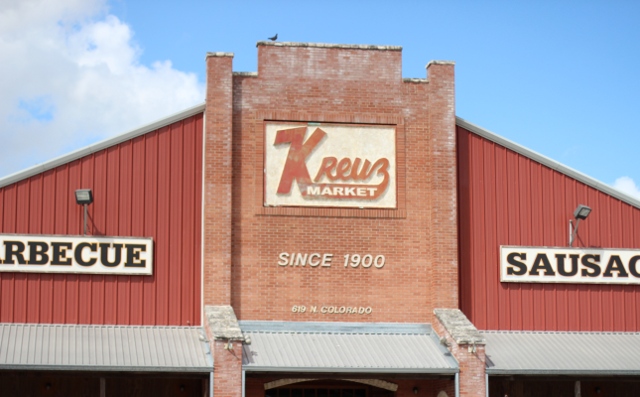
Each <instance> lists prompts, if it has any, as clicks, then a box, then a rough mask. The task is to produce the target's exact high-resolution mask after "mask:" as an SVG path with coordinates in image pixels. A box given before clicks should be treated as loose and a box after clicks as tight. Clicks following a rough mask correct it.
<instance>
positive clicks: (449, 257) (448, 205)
mask: <svg viewBox="0 0 640 397" xmlns="http://www.w3.org/2000/svg"><path fill="white" fill-rule="evenodd" d="M427 78H428V80H429V93H428V101H429V116H428V117H429V119H428V123H429V135H430V141H431V144H430V148H431V149H430V151H431V153H430V154H431V156H430V157H431V167H432V173H431V192H432V194H431V224H430V234H431V247H432V249H431V255H432V258H431V259H432V261H431V263H432V264H433V266H434V268H433V272H432V281H431V283H432V288H431V302H432V304H433V307H443V308H444V307H446V308H457V307H458V306H459V305H458V225H457V216H458V212H457V205H458V196H457V194H458V193H457V186H456V184H457V177H456V167H457V165H456V115H455V84H454V64H453V62H447V61H432V62H430V63H429V64H428V65H427Z"/></svg>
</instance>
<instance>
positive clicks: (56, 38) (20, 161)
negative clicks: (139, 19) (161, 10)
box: [0, 0, 204, 177]
mask: <svg viewBox="0 0 640 397" xmlns="http://www.w3.org/2000/svg"><path fill="white" fill-rule="evenodd" d="M132 37H133V32H132V29H131V28H130V27H129V26H128V25H126V24H125V23H123V22H122V21H120V20H119V19H118V18H117V17H115V16H113V15H110V14H108V12H107V8H106V4H105V2H104V1H103V0H56V1H50V0H26V1H25V0H8V1H7V0H4V1H3V2H2V3H1V4H0V59H1V60H2V62H0V65H1V66H0V87H2V88H1V93H0V142H1V143H2V144H0V177H2V176H4V175H7V174H9V173H12V172H15V171H19V170H21V169H23V168H26V167H29V166H32V165H35V164H38V163H41V162H43V161H46V160H48V159H50V158H52V157H55V156H58V155H61V154H64V153H66V152H68V151H70V150H73V149H77V148H79V147H82V146H85V145H87V144H89V143H92V142H96V141H98V140H101V139H104V138H107V137H109V136H112V135H114V134H118V133H122V132H126V131H128V130H130V129H133V128H135V127H138V126H141V125H144V124H146V123H149V122H151V121H154V120H156V119H159V118H162V117H164V116H167V115H169V114H172V113H175V112H178V111H180V110H183V109H186V108H188V107H189V106H192V105H195V104H197V103H200V102H202V101H203V99H204V85H203V84H202V83H200V82H198V79H197V76H196V75H195V74H194V73H185V72H181V71H178V70H176V69H174V68H173V67H172V65H171V62H170V61H158V62H155V63H153V64H152V65H142V64H140V62H139V56H140V49H139V48H138V47H137V45H136V44H135V42H134V41H133V39H132Z"/></svg>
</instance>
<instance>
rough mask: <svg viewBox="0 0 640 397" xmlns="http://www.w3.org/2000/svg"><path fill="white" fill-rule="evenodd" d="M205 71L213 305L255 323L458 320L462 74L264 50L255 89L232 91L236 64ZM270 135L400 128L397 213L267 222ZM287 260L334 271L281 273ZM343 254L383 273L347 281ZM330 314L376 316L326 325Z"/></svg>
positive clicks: (326, 51)
mask: <svg viewBox="0 0 640 397" xmlns="http://www.w3.org/2000/svg"><path fill="white" fill-rule="evenodd" d="M207 62H208V63H207V65H208V82H207V84H208V94H207V110H206V125H207V132H206V141H205V142H206V147H205V151H206V157H205V158H206V170H205V203H206V206H207V207H206V209H205V294H204V296H205V304H225V303H227V302H228V300H229V299H230V301H231V305H232V306H233V307H234V309H235V312H236V314H237V316H238V318H239V319H244V320H248V319H251V320H295V321H367V322H373V321H391V322H395V321H398V322H429V321H431V317H432V312H433V309H434V308H436V307H439V308H456V307H458V294H457V283H458V279H457V256H458V250H457V226H456V213H457V209H456V203H457V197H456V186H455V183H456V167H455V117H454V92H453V65H451V64H448V63H435V64H430V67H429V70H428V77H429V79H428V80H426V81H425V80H421V81H410V82H409V81H403V80H402V75H401V52H400V51H399V50H398V49H397V48H396V49H387V50H380V49H378V50H372V49H354V48H319V47H293V46H274V45H259V46H258V75H257V76H246V75H235V76H233V77H232V72H231V58H230V57H220V56H217V57H209V58H208V61H207ZM231 80H233V95H232V97H231V94H230V93H229V84H230V81H231ZM231 101H232V104H233V118H232V122H231V121H230V118H229V117H230V113H229V112H230V106H231ZM265 121H286V122H301V123H302V124H303V125H304V124H305V123H306V122H320V123H338V124H348V123H359V124H373V125H375V124H382V125H393V126H396V128H397V151H398V155H397V156H398V165H397V174H398V178H399V181H398V186H399V188H398V209H397V210H371V209H369V210H367V209H335V208H331V209H330V208H327V209H307V208H303V209H291V208H276V209H269V210H268V211H267V210H265V209H264V208H263V207H262V202H263V196H262V194H263V187H262V183H263V173H262V170H263V168H264V122H265ZM231 131H232V136H233V140H232V142H233V145H232V151H231V153H230V152H229V147H228V146H227V145H228V144H229V142H231V138H230V133H231ZM230 183H231V186H232V187H231V192H230V193H229V190H228V189H229V187H230ZM229 214H232V218H231V219H229V218H228V215H229ZM280 252H290V253H292V252H301V253H313V252H319V253H333V254H334V261H333V265H332V267H331V268H309V267H305V268H295V267H294V268H292V267H279V266H278V265H277V262H278V254H279V253H280ZM345 254H372V255H374V256H375V255H385V257H386V265H385V266H384V268H383V269H381V270H377V269H373V268H370V269H362V268H357V269H353V268H345V267H344V266H343V265H342V262H343V259H342V258H343V255H345ZM229 255H230V256H229ZM229 261H230V262H231V263H230V262H229ZM229 277H230V278H231V282H230V283H229ZM294 305H303V306H305V307H306V308H307V311H306V312H305V313H303V314H300V313H294V312H293V311H292V307H293V306H294ZM325 305H326V306H338V307H339V306H356V307H360V306H362V307H371V308H372V313H371V314H370V315H336V314H334V315H329V314H320V313H319V311H320V309H321V307H322V306H325ZM311 306H317V309H318V312H317V313H311V312H310V310H309V309H310V307H311Z"/></svg>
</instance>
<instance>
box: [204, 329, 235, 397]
mask: <svg viewBox="0 0 640 397" xmlns="http://www.w3.org/2000/svg"><path fill="white" fill-rule="evenodd" d="M211 344H212V345H213V362H214V365H213V395H214V396H216V397H238V396H241V394H242V393H241V390H242V343H241V342H231V349H230V350H229V349H227V341H222V340H216V341H214V342H212V343H211Z"/></svg>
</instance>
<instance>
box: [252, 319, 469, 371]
mask: <svg viewBox="0 0 640 397" xmlns="http://www.w3.org/2000/svg"><path fill="white" fill-rule="evenodd" d="M240 328H241V329H242V333H243V334H244V336H245V338H250V341H251V343H250V344H245V345H244V350H243V353H242V364H243V367H244V369H245V370H246V371H254V372H263V371H265V372H267V371H268V372H324V373H327V372H336V373H398V374H400V373H424V374H453V373H456V372H458V364H457V362H456V361H455V359H454V358H453V357H452V356H451V354H450V353H449V351H448V350H447V349H446V348H445V347H444V346H442V345H441V344H440V342H439V339H438V337H437V335H436V334H435V333H434V332H433V331H432V330H431V327H430V326H429V325H427V324H389V323H357V324H356V323H313V322H307V323H292V322H268V321H240Z"/></svg>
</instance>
